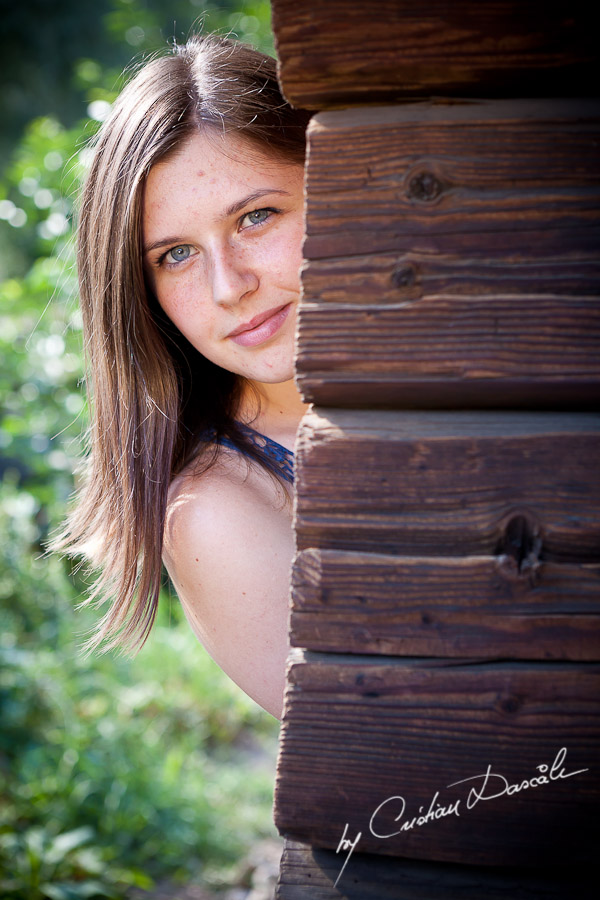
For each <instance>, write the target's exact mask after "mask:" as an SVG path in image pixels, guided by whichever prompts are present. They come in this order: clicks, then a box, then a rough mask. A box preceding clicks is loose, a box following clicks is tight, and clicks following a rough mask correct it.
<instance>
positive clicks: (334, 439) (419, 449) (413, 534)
mask: <svg viewBox="0 0 600 900" xmlns="http://www.w3.org/2000/svg"><path fill="white" fill-rule="evenodd" d="M599 425H600V417H598V416H596V415H593V414H585V413H581V414H575V413H572V414H569V413H560V414H552V413H525V412H521V413H516V412H515V413H511V412H495V413H491V412H453V413H450V412H449V413H443V412H429V413H418V412H395V411H379V412H377V411H371V410H364V411H354V410H332V409H329V410H322V409H318V408H317V409H315V410H314V411H313V412H312V413H309V414H308V415H307V416H306V417H305V419H304V424H303V426H302V427H301V430H300V432H299V437H298V444H297V458H296V466H297V490H298V498H297V506H296V523H295V527H296V534H297V543H298V549H299V550H303V549H307V548H309V547H316V548H319V549H322V550H342V551H352V552H361V551H366V552H371V553H385V554H391V555H395V556H404V557H406V556H409V557H420V556H444V557H445V556H462V557H468V556H492V555H494V556H495V555H498V554H499V553H503V552H507V548H509V547H510V542H511V533H512V530H513V529H514V528H515V527H517V524H518V521H519V520H520V518H525V520H526V522H528V523H529V524H528V528H529V530H530V537H531V540H532V541H533V542H534V543H535V544H536V552H535V556H536V558H539V559H541V560H543V561H546V562H557V563H574V564H585V563H597V562H598V561H599V547H600V497H599V493H600V475H599V474H598V472H599V470H598V449H599ZM519 552H522V551H519ZM523 553H524V556H527V554H528V550H527V547H526V546H525V548H524V551H523Z"/></svg>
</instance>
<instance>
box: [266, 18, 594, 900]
mask: <svg viewBox="0 0 600 900" xmlns="http://www.w3.org/2000/svg"><path fill="white" fill-rule="evenodd" d="M272 5H273V22H274V30H275V35H276V40H277V48H278V55H279V59H280V77H281V82H282V86H283V89H284V92H285V93H286V95H287V97H288V99H289V100H290V101H291V102H292V103H294V104H295V105H297V106H301V107H307V108H311V109H316V110H319V112H318V113H317V114H316V115H315V117H314V118H313V121H312V123H311V126H310V129H309V157H308V164H307V181H306V185H307V207H306V209H307V214H306V242H305V251H304V252H305V258H306V263H305V266H304V269H303V275H302V278H303V301H302V309H301V313H300V324H299V340H298V357H297V372H298V382H299V385H300V387H301V390H302V392H303V394H304V397H305V399H306V400H307V401H308V402H311V403H313V404H314V407H313V408H312V410H311V411H310V412H309V413H308V414H307V416H306V417H305V419H304V422H303V425H302V426H301V431H300V436H299V443H298V448H297V450H298V452H297V504H296V534H297V547H298V553H297V556H296V560H295V563H294V570H293V596H292V614H291V638H292V644H293V646H294V647H295V648H296V649H295V650H294V651H293V653H292V657H291V659H290V665H289V671H288V690H287V694H286V706H285V715H284V722H283V726H282V734H281V742H280V756H279V762H278V778H277V787H276V800H275V817H276V823H277V825H278V827H279V829H280V831H281V832H282V833H283V834H284V835H285V836H286V837H287V838H288V839H289V843H288V845H287V849H286V852H285V854H284V860H283V864H282V874H281V883H280V886H279V897H280V898H281V900H292V898H294V900H296V898H313V897H314V898H322V900H328V898H329V897H332V898H333V897H344V896H346V897H365V898H367V897H373V898H375V897H377V898H379V897H382V898H383V897H394V898H399V900H402V898H419V900H426V898H432V900H433V898H435V900H441V898H450V897H455V896H457V891H458V892H459V893H460V895H461V896H463V895H464V896H473V897H481V896H485V897H501V896H502V897H506V896H511V897H514V898H518V897H521V896H523V897H525V896H527V897H530V896H536V897H542V898H543V897H559V896H565V897H566V896H577V897H578V898H579V897H583V896H587V894H585V890H586V888H585V886H584V884H583V882H582V879H584V877H585V876H584V873H585V870H586V867H588V866H590V865H592V864H593V863H594V861H595V848H596V845H597V840H598V831H597V828H596V826H595V818H596V812H595V810H596V807H597V803H598V800H599V798H600V778H599V775H598V765H597V763H598V756H599V754H598V750H599V745H600V665H599V664H598V663H599V661H600V603H599V600H600V596H599V584H600V478H599V476H598V471H599V469H598V448H599V446H600V441H599V434H598V432H599V430H600V417H598V416H597V415H596V414H595V412H594V410H595V408H597V405H598V398H599V395H600V303H599V300H598V295H599V281H600V262H599V256H598V249H599V245H600V241H599V231H600V216H599V208H600V202H599V200H600V166H599V165H598V162H599V147H600V104H599V103H598V101H597V100H596V99H595V96H594V95H595V93H596V90H597V84H596V82H595V81H594V76H595V72H596V67H597V63H598V58H597V57H598V52H597V41H596V40H595V37H594V36H593V33H592V32H593V29H592V27H591V22H590V17H589V13H586V11H585V8H584V7H583V6H582V4H580V3H578V2H574V3H566V2H550V3H541V2H539V0H535V2H534V0H526V2H520V3H516V2H504V0H497V2H494V3H481V2H476V0H472V2H453V3H448V2H440V0H436V2H429V0H423V2H422V3H421V4H420V5H418V6H415V5H414V4H410V3H408V2H404V0H382V2H379V3H366V2H365V0H332V2H327V3H321V4H315V3H312V2H309V0H273V4H272ZM486 773H487V776H486ZM358 835H360V837H359V838H358V840H357V836H358ZM346 859H348V862H347V865H346V867H345V869H344V871H343V873H342V876H341V878H339V880H338V876H339V873H340V870H341V869H342V866H343V865H344V862H345V860H346ZM549 865H550V866H551V868H550V869H548V866H549ZM542 866H544V867H545V868H544V871H543V872H542V871H541V867H542ZM336 881H337V885H336V887H334V884H335V883H336ZM567 884H568V885H569V888H568V889H567V887H566V885H567ZM457 885H459V886H460V891H459V888H458V887H457ZM571 889H573V890H574V893H570V891H571ZM561 891H562V893H561ZM590 896H591V895H590Z"/></svg>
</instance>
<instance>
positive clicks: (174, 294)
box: [158, 283, 213, 338]
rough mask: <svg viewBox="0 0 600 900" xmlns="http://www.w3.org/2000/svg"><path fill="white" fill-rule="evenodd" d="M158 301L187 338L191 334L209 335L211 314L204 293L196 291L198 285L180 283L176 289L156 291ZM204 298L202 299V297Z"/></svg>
mask: <svg viewBox="0 0 600 900" xmlns="http://www.w3.org/2000/svg"><path fill="white" fill-rule="evenodd" d="M158 298H159V303H160V305H161V307H162V309H163V310H164V312H165V313H166V315H167V316H168V317H169V319H171V321H172V322H173V323H174V324H175V325H176V326H177V328H179V330H180V331H181V333H182V334H184V335H185V336H186V337H187V338H190V337H191V336H192V335H193V336H198V335H200V334H201V335H202V336H207V337H208V336H210V333H211V331H212V327H213V315H212V309H211V307H210V304H209V303H207V302H206V298H205V295H204V294H203V293H199V292H198V286H197V285H194V284H192V283H190V284H186V283H183V284H181V285H180V286H179V287H178V289H177V290H176V291H168V292H163V294H162V295H161V292H160V290H159V292H158ZM203 298H204V299H203Z"/></svg>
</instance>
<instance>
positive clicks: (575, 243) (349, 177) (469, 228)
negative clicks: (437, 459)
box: [297, 101, 600, 408]
mask: <svg viewBox="0 0 600 900" xmlns="http://www.w3.org/2000/svg"><path fill="white" fill-rule="evenodd" d="M599 113H600V105H599V104H598V103H595V102H591V101H537V102H535V103H532V102H531V101H511V102H507V101H496V102H488V103H463V104H455V105H451V106H443V105H442V106H440V105H437V106H436V105H434V104H415V105H412V106H399V107H385V108H367V109H365V110H349V111H343V112H331V113H325V114H322V115H320V116H317V117H316V119H315V120H313V124H312V125H311V129H310V138H309V143H310V165H309V168H308V187H307V190H308V201H307V224H306V229H307V240H306V243H305V251H304V252H305V256H306V257H307V260H308V263H307V264H306V265H305V267H304V270H303V274H302V282H303V302H302V306H301V311H300V316H299V342H298V343H299V349H298V355H297V371H298V383H299V385H300V388H301V390H302V392H303V394H304V396H305V398H306V400H308V401H310V402H317V403H322V404H325V405H339V406H354V407H357V406H362V405H366V406H371V407H373V406H376V405H380V406H394V407H397V408H398V407H400V408H402V407H404V408H427V407H433V408H443V407H454V408H456V407H461V406H462V407H465V406H471V407H479V408H492V407H508V408H518V407H523V406H526V407H534V408H535V407H537V408H544V407H546V408H548V407H550V408H557V407H560V406H562V407H563V408H564V407H566V408H573V406H579V407H585V406H588V407H589V406H593V407H594V408H596V406H597V403H598V400H599V399H600V300H599V290H598V288H599V280H600V279H599V273H600V269H599V266H598V259H599V258H600V252H599V251H600V167H599V165H598V160H599V153H598V147H599V146H600V115H599Z"/></svg>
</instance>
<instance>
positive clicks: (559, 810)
mask: <svg viewBox="0 0 600 900" xmlns="http://www.w3.org/2000/svg"><path fill="white" fill-rule="evenodd" d="M599 716H600V665H598V664H591V663H590V664H587V663H578V664H573V663H541V662H537V663H524V662H504V663H500V662H498V663H487V662H481V661H478V660H470V661H460V662H456V661H450V660H436V659H431V660H426V659H417V660H411V659H402V658H397V657H391V656H388V657H381V658H376V659H374V658H373V657H369V656H363V657H359V656H344V655H343V654H335V655H334V654H323V655H321V654H312V653H308V652H302V651H295V655H294V657H293V658H292V661H291V663H290V666H289V672H288V688H287V692H286V705H285V713H284V720H283V725H282V732H281V739H280V753H279V760H278V775H277V785H276V799H275V822H276V824H277V826H278V828H279V829H280V831H281V832H282V833H283V834H284V835H285V836H286V837H288V838H292V839H294V840H300V841H304V842H308V843H311V844H313V845H314V846H324V847H329V848H330V849H336V848H337V847H338V846H339V842H340V839H341V838H342V836H343V834H344V830H345V826H346V825H347V826H348V828H347V832H346V834H347V837H348V838H349V839H350V840H352V841H353V840H354V839H355V837H356V835H357V834H358V833H359V832H360V833H361V838H360V840H359V842H358V845H357V846H356V850H357V851H359V852H369V853H370V852H375V853H379V854H383V855H392V856H407V857H412V858H416V859H433V860H441V861H455V862H462V863H465V862H467V861H468V863H469V864H489V865H525V866H532V865H541V864H544V863H547V861H548V859H554V858H556V856H557V855H558V854H560V860H561V863H562V864H564V865H574V864H576V863H581V864H584V863H587V864H590V863H591V862H593V861H594V860H595V857H596V853H597V841H598V829H597V824H596V822H597V804H598V801H599V800H600V778H599V775H598V768H597V760H598V752H599V750H600V746H599V744H600V728H599V720H598V718H599ZM562 748H566V751H564V753H562V754H561V751H562ZM565 754H566V755H565ZM557 757H558V763H557V764H556V767H555V768H554V769H553V770H552V766H553V764H555V763H556V760H557ZM488 766H491V769H490V775H489V780H488V782H487V784H484V783H483V776H484V775H485V773H486V772H487V771H488ZM539 766H547V767H548V768H547V769H545V770H540V769H539V768H538V767H539ZM582 769H586V770H587V771H585V772H580V771H579V770H582ZM551 770H552V771H553V773H554V777H553V778H552V779H550V781H549V783H548V784H542V785H537V786H530V787H528V788H527V787H524V786H523V783H524V781H527V782H528V781H529V779H531V778H533V777H537V776H539V775H540V773H541V772H543V771H545V772H547V773H548V775H549V773H550V771H551ZM559 771H562V772H563V774H564V775H567V774H568V773H575V772H578V774H572V775H571V776H570V777H563V778H556V777H555V776H556V775H557V773H558V772H559ZM477 776H478V777H477ZM501 776H502V777H501ZM547 777H548V776H547ZM462 779H475V781H467V782H465V783H462V784H458V785H457V784H455V783H456V782H458V781H460V780H462ZM503 779H506V780H503ZM507 785H518V786H519V787H520V790H516V791H514V792H512V793H511V794H508V793H506V792H505V791H506V788H507ZM472 788H475V789H476V790H477V791H478V792H479V794H480V795H483V797H487V798H488V799H480V800H479V801H478V802H476V803H474V804H473V803H472V804H471V808H468V799H469V794H470V791H471V789H472ZM511 791H512V789H511ZM436 794H437V796H436ZM497 794H500V796H496V795H497ZM389 798H395V799H394V800H390V801H389V802H388V803H385V802H384V801H387V800H389ZM472 799H473V797H472V798H471V800H472ZM457 801H458V805H457V806H455V807H454V808H455V810H456V811H457V813H458V814H455V813H454V812H452V813H449V814H448V815H446V816H443V817H439V818H437V819H435V820H433V821H428V822H426V823H424V824H423V823H422V824H421V825H420V826H419V825H418V824H414V825H413V827H412V828H409V829H408V830H405V831H403V832H401V833H400V834H396V833H395V832H397V831H398V830H399V829H400V828H401V826H402V825H403V824H404V823H409V824H410V822H412V821H413V819H414V817H415V816H418V815H419V812H421V815H424V814H426V813H427V812H428V811H429V810H430V809H433V810H434V811H435V810H438V808H439V807H444V808H445V809H446V810H448V809H449V808H450V807H452V806H453V805H454V804H456V803H457ZM381 804H383V806H381ZM403 804H405V806H404V811H403ZM373 832H374V833H373Z"/></svg>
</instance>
